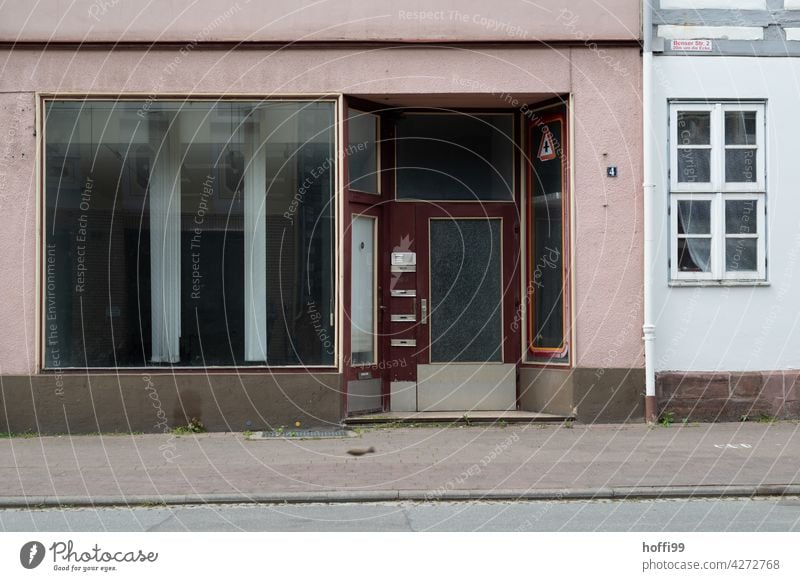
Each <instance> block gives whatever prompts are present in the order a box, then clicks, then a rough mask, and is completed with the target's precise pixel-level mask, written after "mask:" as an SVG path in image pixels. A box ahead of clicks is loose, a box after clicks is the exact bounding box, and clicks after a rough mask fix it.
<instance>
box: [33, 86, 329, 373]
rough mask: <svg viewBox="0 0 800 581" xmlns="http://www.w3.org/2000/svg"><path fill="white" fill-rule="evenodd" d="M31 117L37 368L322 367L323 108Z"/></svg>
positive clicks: (111, 108) (58, 111)
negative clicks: (37, 204)
mask: <svg viewBox="0 0 800 581" xmlns="http://www.w3.org/2000/svg"><path fill="white" fill-rule="evenodd" d="M45 112H46V128H47V133H46V135H47V142H46V145H45V152H46V153H45V173H46V181H45V191H46V223H45V227H46V244H47V271H46V284H47V296H46V302H47V305H48V307H47V308H48V316H49V315H50V313H51V311H52V318H51V319H49V320H48V325H50V324H51V323H52V328H50V329H49V330H48V336H47V338H46V340H47V346H46V353H45V365H46V366H47V367H98V366H102V367H122V366H125V367H133V366H157V365H180V366H209V365H246V364H263V363H264V362H265V360H266V359H267V356H266V353H267V351H268V350H269V352H270V353H272V352H273V351H275V352H277V353H279V354H281V357H283V358H282V359H281V357H277V358H276V360H277V361H288V360H289V359H290V358H289V357H285V356H283V352H282V351H281V349H283V348H284V346H285V345H286V344H287V343H288V344H291V348H292V351H293V353H294V355H293V357H292V358H291V361H292V362H296V361H301V362H304V363H313V364H329V363H330V362H332V360H333V356H332V353H333V343H332V341H333V340H332V337H331V333H330V312H331V292H332V291H331V276H332V261H331V244H332V224H331V217H330V216H331V214H330V200H331V196H332V192H333V189H332V185H331V180H332V172H333V161H332V160H333V153H332V151H333V136H332V129H331V127H332V122H333V104H332V103H291V104H286V103H263V102H260V103H247V102H236V103H233V102H217V103H213V102H200V101H198V102H157V101H156V102H152V101H149V102H132V101H122V102H114V101H85V102H80V101H71V102H70V101H48V102H47V103H46V110H45ZM270 157H271V159H270ZM268 168H270V169H269V171H268ZM270 172H271V173H270ZM268 173H270V178H271V181H269V182H268V181H267V177H268ZM267 183H269V184H270V191H269V192H268V191H267ZM268 233H269V234H268ZM276 239H280V242H279V243H276V242H273V243H272V244H270V241H275V240H276ZM287 281H288V282H287ZM268 314H269V315H268ZM268 322H269V336H267V335H268Z"/></svg>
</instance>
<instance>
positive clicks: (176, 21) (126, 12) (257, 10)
mask: <svg viewBox="0 0 800 581" xmlns="http://www.w3.org/2000/svg"><path fill="white" fill-rule="evenodd" d="M563 6H564V2H563V1H562V0H537V1H536V2H520V1H519V0H500V1H495V2H492V3H486V2H484V1H483V0H405V1H404V2H402V3H398V2H396V1H395V0H371V1H369V2H363V1H360V0H269V1H259V0H255V1H251V0H158V1H157V2H149V3H143V2H130V1H128V0H72V1H70V2H59V1H57V0H40V1H38V2H31V1H30V0H6V1H5V2H4V3H3V5H2V9H0V10H1V11H2V17H0V40H4V41H15V42H21V41H32V42H62V41H66V42H89V41H111V42H156V41H160V42H168V41H187V40H194V39H196V40H198V41H230V40H232V41H236V42H238V41H240V40H246V41H260V42H286V41H342V40H344V41H353V40H356V41H360V40H378V41H386V40H390V41H393V40H397V41H442V40H449V41H454V40H472V41H492V40H497V41H507V40H527V41H530V40H550V41H552V40H567V41H575V40H578V41H583V40H584V39H588V38H592V39H595V40H635V39H637V38H639V2H638V0H603V2H572V3H570V6H569V8H564V7H563Z"/></svg>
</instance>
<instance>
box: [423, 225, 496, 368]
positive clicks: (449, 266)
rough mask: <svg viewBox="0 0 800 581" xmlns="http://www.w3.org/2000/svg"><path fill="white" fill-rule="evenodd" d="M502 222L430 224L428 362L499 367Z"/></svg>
mask: <svg viewBox="0 0 800 581" xmlns="http://www.w3.org/2000/svg"><path fill="white" fill-rule="evenodd" d="M500 232H501V220H499V219H489V220H483V219H479V220H469V219H461V220H449V219H448V220H436V219H434V220H431V221H430V277H431V281H430V284H431V305H430V334H431V347H430V349H431V352H430V360H431V362H432V363H445V362H452V361H457V362H485V361H496V362H502V360H503V359H502V357H503V354H502V316H503V309H502V290H501V289H502V282H501V273H502V270H501V269H502V266H501V248H500Z"/></svg>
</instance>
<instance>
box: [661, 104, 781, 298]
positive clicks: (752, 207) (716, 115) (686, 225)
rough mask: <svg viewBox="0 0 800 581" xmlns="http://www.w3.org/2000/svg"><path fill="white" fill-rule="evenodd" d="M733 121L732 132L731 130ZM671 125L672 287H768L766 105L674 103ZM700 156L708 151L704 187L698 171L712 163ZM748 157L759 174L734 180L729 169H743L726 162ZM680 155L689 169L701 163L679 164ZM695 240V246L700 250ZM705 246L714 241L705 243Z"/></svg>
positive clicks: (670, 212) (671, 108)
mask: <svg viewBox="0 0 800 581" xmlns="http://www.w3.org/2000/svg"><path fill="white" fill-rule="evenodd" d="M692 116H695V119H697V120H700V119H702V118H703V117H706V119H707V120H708V127H707V128H703V127H702V123H695V124H694V125H692V123H691V117H692ZM753 117H754V122H755V127H752V125H751V127H750V129H753V130H754V135H755V139H754V140H753V139H752V132H750V131H748V128H747V124H748V121H749V123H752V119H753ZM737 121H738V128H739V129H742V128H743V129H744V131H743V132H742V131H738V132H737V131H736V129H737V127H735V126H734V125H733V124H734V123H737ZM728 122H730V123H731V127H726V123H728ZM669 127H670V133H669V136H670V138H669V155H670V171H669V185H670V194H669V216H670V279H671V282H673V283H678V284H681V283H684V284H685V283H688V284H713V283H734V284H736V283H740V284H757V283H758V282H764V281H766V267H767V256H766V231H765V225H766V171H765V159H766V155H765V133H766V132H765V102H764V101H752V102H742V101H736V102H725V101H719V102H709V101H702V102H698V101H672V102H670V108H669ZM698 128H699V129H698ZM726 129H730V131H726ZM706 134H707V135H706ZM737 138H738V139H737ZM742 138H743V139H742ZM742 141H744V143H742ZM753 141H754V142H753ZM693 150H694V151H696V150H704V151H708V154H707V161H708V171H702V172H701V173H700V177H701V178H707V179H706V180H704V181H697V180H696V179H694V180H693V179H690V178H695V177H697V175H698V174H697V171H695V170H697V167H698V165H699V164H700V162H701V158H702V157H706V156H704V155H703V154H699V155H698V154H697V153H694V154H693V153H690V152H692V151H693ZM741 152H744V154H743V155H744V158H743V159H744V161H745V162H746V161H747V160H749V159H751V160H753V161H755V168H754V169H753V170H752V171H750V172H745V173H744V174H742V175H739V176H736V175H734V176H733V177H734V178H739V177H745V178H747V179H746V180H745V181H733V180H729V179H728V176H727V173H728V170H729V169H730V170H731V171H737V170H739V171H741V164H736V163H735V161H736V160H735V159H732V162H733V163H731V164H727V163H726V161H727V159H728V157H729V156H730V157H733V156H737V155H738V156H741V155H742V153H741ZM748 152H750V153H749V154H748ZM679 156H683V157H682V159H685V160H687V162H688V161H691V162H692V163H691V164H688V165H689V166H692V165H694V164H698V165H694V167H689V166H687V162H684V163H682V164H681V165H679ZM703 161H704V160H703ZM695 208H697V211H695ZM737 209H738V210H739V211H738V212H737ZM687 216H688V217H687ZM692 217H695V220H692ZM753 225H755V232H753V231H752V230H753V228H752V226H753ZM737 227H738V230H737ZM692 240H694V241H696V242H695V244H696V245H695V247H694V248H692V247H691V244H692ZM702 240H708V241H709V242H708V244H703V243H702ZM751 240H755V242H754V243H753V242H751ZM701 248H702V250H701ZM729 250H730V251H729ZM753 250H754V251H755V257H754V260H752V258H753V257H752V252H753ZM706 252H707V253H708V254H707V260H706V261H705V263H704V262H703V259H704V258H706ZM742 261H743V262H750V264H752V265H753V266H754V268H747V269H744V268H741V262H742ZM687 263H689V266H688V267H687Z"/></svg>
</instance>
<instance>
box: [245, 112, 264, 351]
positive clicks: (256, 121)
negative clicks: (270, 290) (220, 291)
mask: <svg viewBox="0 0 800 581" xmlns="http://www.w3.org/2000/svg"><path fill="white" fill-rule="evenodd" d="M250 121H251V123H249V125H250V129H249V130H248V131H247V141H246V143H245V172H244V258H245V263H244V301H245V303H244V304H245V317H244V353H245V355H244V358H245V360H246V361H266V360H267V224H266V204H267V152H266V143H265V142H266V138H267V128H266V125H267V123H266V115H265V114H264V111H263V110H261V109H257V110H256V111H254V112H253V113H252V115H251V116H250Z"/></svg>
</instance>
